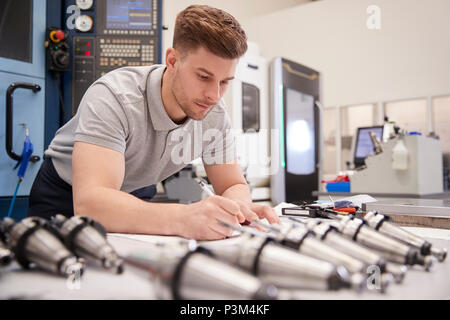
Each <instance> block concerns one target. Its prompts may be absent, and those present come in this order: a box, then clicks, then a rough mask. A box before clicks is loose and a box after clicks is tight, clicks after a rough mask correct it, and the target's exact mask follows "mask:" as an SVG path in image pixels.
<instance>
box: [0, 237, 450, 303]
mask: <svg viewBox="0 0 450 320" xmlns="http://www.w3.org/2000/svg"><path fill="white" fill-rule="evenodd" d="M406 229H407V230H409V231H412V232H414V233H416V234H417V235H419V236H422V237H423V238H425V239H426V240H429V241H430V242H431V243H432V244H433V245H436V246H438V247H445V248H447V249H450V230H443V229H432V228H406ZM239 239H240V238H239V237H237V238H231V239H226V240H220V241H214V243H215V244H217V245H218V246H226V245H228V244H230V243H231V242H234V241H239ZM108 240H109V242H110V243H111V244H112V245H113V247H114V248H115V249H116V250H117V252H118V253H119V254H120V255H126V254H127V253H129V252H131V251H134V250H141V249H142V250H146V249H148V248H149V245H150V244H153V243H167V242H171V241H179V240H181V238H178V237H162V236H148V235H125V234H114V233H110V234H108ZM206 267H207V266H206ZM0 270H1V271H0V299H64V300H72V299H75V300H92V299H100V300H113V299H125V300H129V299H131V300H146V299H150V300H153V299H157V295H156V292H155V290H154V288H153V286H152V283H151V280H150V275H148V277H147V275H146V274H142V273H134V271H133V269H132V268H127V265H125V271H124V273H122V274H120V275H116V274H111V273H108V272H107V271H103V270H102V269H99V268H97V267H94V266H91V265H88V266H87V268H86V270H85V272H84V274H83V277H82V278H81V281H80V282H79V287H78V288H77V286H74V283H70V280H67V279H65V278H62V277H59V276H56V275H52V274H48V273H46V272H43V271H40V270H37V269H33V270H23V269H22V268H21V267H20V266H19V265H18V264H17V263H16V262H13V263H12V264H11V265H9V266H7V267H6V268H2V269H0ZM70 288H72V289H70ZM280 296H281V297H282V298H283V299H289V298H290V299H301V300H303V299H317V300H323V299H327V300H334V299H344V300H351V299H357V300H359V299H377V300H378V299H388V300H391V299H450V258H447V259H446V260H445V261H444V262H443V263H438V262H436V263H435V264H434V265H433V267H432V269H431V271H430V272H426V271H424V270H423V269H422V268H420V267H418V266H415V267H413V268H410V270H409V271H408V272H407V274H406V277H405V279H404V281H403V283H401V284H395V283H394V284H392V285H391V286H390V287H389V288H388V289H387V292H386V293H384V294H381V293H379V292H376V291H370V290H365V291H363V292H362V293H357V292H355V291H352V290H350V289H345V290H339V291H293V292H289V291H286V290H280ZM207 297H208V295H207V293H205V298H207Z"/></svg>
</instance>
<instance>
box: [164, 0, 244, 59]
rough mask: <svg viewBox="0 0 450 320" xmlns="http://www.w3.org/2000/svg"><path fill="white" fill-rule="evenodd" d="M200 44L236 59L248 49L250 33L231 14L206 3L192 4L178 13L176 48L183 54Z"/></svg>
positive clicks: (174, 42) (220, 54)
mask: <svg viewBox="0 0 450 320" xmlns="http://www.w3.org/2000/svg"><path fill="white" fill-rule="evenodd" d="M200 46H201V47H204V48H205V49H207V50H209V51H211V52H212V53H213V54H215V55H217V56H219V57H222V58H226V59H235V58H239V57H241V56H242V55H243V54H244V53H245V52H246V51H247V36H246V34H245V32H244V30H243V29H242V27H241V25H240V24H239V22H238V21H237V20H236V19H235V18H234V17H233V16H232V15H231V14H229V13H227V12H225V11H222V10H220V9H216V8H212V7H210V6H206V5H192V6H189V7H187V8H186V9H184V10H183V11H181V12H180V13H179V14H178V15H177V19H176V21H175V31H174V36H173V48H175V49H177V50H181V54H182V55H184V54H185V53H186V52H189V51H191V50H196V49H197V48H198V47H200Z"/></svg>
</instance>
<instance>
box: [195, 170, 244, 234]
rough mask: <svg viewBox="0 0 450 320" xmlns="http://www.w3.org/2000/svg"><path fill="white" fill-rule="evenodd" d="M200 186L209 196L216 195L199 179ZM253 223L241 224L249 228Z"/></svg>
mask: <svg viewBox="0 0 450 320" xmlns="http://www.w3.org/2000/svg"><path fill="white" fill-rule="evenodd" d="M198 184H199V186H200V187H201V188H202V190H203V191H205V192H206V194H207V195H208V196H214V195H215V194H214V192H212V191H211V189H209V188H208V186H207V185H206V183H205V181H204V180H202V179H198ZM251 223H252V222H251V221H248V220H245V221H244V222H242V223H241V225H244V226H247V225H250V224H251Z"/></svg>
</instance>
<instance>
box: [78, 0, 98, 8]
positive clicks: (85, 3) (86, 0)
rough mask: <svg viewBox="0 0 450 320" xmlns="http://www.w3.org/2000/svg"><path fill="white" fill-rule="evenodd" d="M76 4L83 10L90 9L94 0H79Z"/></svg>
mask: <svg viewBox="0 0 450 320" xmlns="http://www.w3.org/2000/svg"><path fill="white" fill-rule="evenodd" d="M76 4H77V6H78V8H80V9H81V10H89V9H90V8H92V6H93V5H94V0H77V1H76Z"/></svg>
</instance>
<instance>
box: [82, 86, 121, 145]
mask: <svg viewBox="0 0 450 320" xmlns="http://www.w3.org/2000/svg"><path fill="white" fill-rule="evenodd" d="M78 112H80V118H79V123H78V127H77V129H76V130H75V141H82V142H87V143H92V144H95V145H98V146H102V147H106V148H109V149H112V150H115V151H118V152H120V153H122V154H124V153H125V147H126V139H127V136H128V132H129V131H128V128H129V127H128V121H127V116H126V112H125V109H124V107H123V105H122V104H121V102H120V101H119V99H118V98H117V97H116V96H115V95H114V93H113V92H112V91H111V89H110V88H109V87H108V86H106V85H105V84H102V83H96V84H94V85H93V86H91V87H90V88H89V89H88V90H87V91H86V93H85V95H84V97H83V99H82V100H81V103H80V106H79V110H78Z"/></svg>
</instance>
